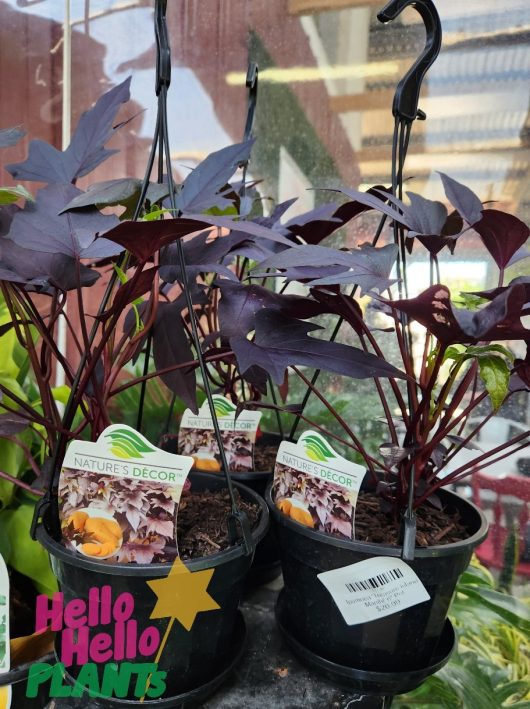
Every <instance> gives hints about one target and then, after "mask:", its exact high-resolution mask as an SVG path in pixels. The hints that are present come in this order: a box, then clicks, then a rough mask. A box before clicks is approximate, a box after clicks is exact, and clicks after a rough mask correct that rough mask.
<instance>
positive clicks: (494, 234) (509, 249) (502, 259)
mask: <svg viewBox="0 0 530 709" xmlns="http://www.w3.org/2000/svg"><path fill="white" fill-rule="evenodd" d="M473 228H474V229H475V231H476V232H478V234H480V238H481V239H482V243H483V244H484V246H485V247H486V248H487V250H488V251H489V253H490V254H491V256H492V257H493V259H494V260H495V263H496V264H497V266H498V267H499V268H502V269H504V268H506V266H508V264H509V263H510V261H511V260H512V258H513V257H514V255H515V254H516V253H517V251H518V250H519V249H520V248H521V247H522V246H524V245H525V243H526V241H527V240H528V237H529V236H530V229H529V228H528V227H527V225H526V224H525V223H524V222H522V221H521V220H520V219H517V217H514V216H513V215H512V214H506V213H505V212H501V211H499V210H497V209H485V210H484V211H483V212H482V219H481V220H480V221H479V223H478V224H475V225H474V227H473ZM523 258H524V257H523Z"/></svg>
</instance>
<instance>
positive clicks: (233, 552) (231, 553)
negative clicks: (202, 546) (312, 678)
mask: <svg viewBox="0 0 530 709" xmlns="http://www.w3.org/2000/svg"><path fill="white" fill-rule="evenodd" d="M203 475H208V474H204V473H203ZM209 477H210V478H212V479H213V478H215V479H217V480H219V478H218V476H215V475H209ZM235 486H236V488H238V489H239V490H240V491H241V492H242V493H244V495H245V496H246V497H247V499H248V498H251V500H252V501H253V502H255V503H256V504H258V505H259V507H260V509H261V516H260V520H259V523H258V526H257V527H256V528H255V529H254V530H253V531H252V539H253V541H254V546H255V545H256V544H258V542H260V541H261V540H262V539H263V537H264V536H265V534H266V533H267V529H268V527H269V510H268V508H267V505H266V503H265V501H264V500H263V498H262V497H261V496H260V495H258V494H257V493H256V492H254V490H251V489H250V488H248V487H247V486H246V485H242V484H241V483H238V482H236V483H235ZM36 536H37V541H39V542H40V544H42V546H43V547H44V548H45V549H46V550H47V551H48V552H49V553H50V554H51V555H52V556H54V557H56V558H58V559H60V560H61V561H63V562H65V563H66V564H70V565H71V566H77V567H78V568H81V569H86V570H87V571H95V572H97V573H99V574H107V575H109V576H136V577H149V578H156V577H159V576H167V573H168V569H169V568H170V567H171V565H172V562H166V563H161V564H116V563H106V562H103V561H96V560H94V559H89V558H87V557H84V556H82V555H81V554H77V553H76V552H75V551H72V550H70V549H67V548H66V547H64V546H63V545H62V544H61V543H60V542H57V541H56V540H55V539H53V538H52V537H51V536H50V535H49V534H48V532H47V530H46V529H45V526H44V524H40V525H39V526H38V527H37V533H36ZM243 555H244V550H243V546H242V544H238V545H237V546H233V547H229V548H228V549H224V550H223V551H220V552H218V553H217V554H210V555H209V556H203V557H201V558H199V559H190V560H188V561H184V562H183V563H184V564H185V565H186V567H187V568H188V569H189V570H190V571H202V570H204V569H212V568H214V567H216V566H221V565H223V564H226V563H227V562H229V561H233V560H234V559H237V558H239V557H241V556H243Z"/></svg>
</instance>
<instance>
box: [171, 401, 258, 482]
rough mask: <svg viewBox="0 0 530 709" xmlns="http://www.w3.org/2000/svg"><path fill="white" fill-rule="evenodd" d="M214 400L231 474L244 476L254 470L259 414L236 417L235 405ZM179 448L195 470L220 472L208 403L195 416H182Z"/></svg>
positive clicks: (249, 413)
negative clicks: (189, 459) (192, 462)
mask: <svg viewBox="0 0 530 709" xmlns="http://www.w3.org/2000/svg"><path fill="white" fill-rule="evenodd" d="M213 401H214V406H215V413H216V415H217V420H218V422H219V428H220V430H221V436H222V439H223V446H224V449H225V454H226V458H227V462H228V465H229V468H230V471H231V472H235V473H246V472H249V471H251V470H254V445H255V443H256V433H257V430H258V426H259V422H260V419H261V412H259V411H242V412H241V413H240V414H239V416H238V417H237V418H236V406H235V405H234V404H233V403H232V402H231V401H229V400H228V399H226V398H225V397H224V396H219V395H218V394H215V395H214V397H213ZM178 449H179V451H180V453H182V455H191V456H192V457H193V460H194V465H193V467H194V468H195V469H196V470H203V471H205V472H206V471H207V472H219V471H220V470H221V463H220V456H219V446H218V445H217V441H216V440H215V433H214V428H213V422H212V417H211V414H210V407H209V406H208V402H207V401H205V402H204V404H203V405H202V406H201V408H200V409H199V413H198V414H197V415H195V414H194V413H193V412H192V411H190V410H189V409H186V411H185V412H184V414H183V415H182V421H181V424H180V429H179V435H178Z"/></svg>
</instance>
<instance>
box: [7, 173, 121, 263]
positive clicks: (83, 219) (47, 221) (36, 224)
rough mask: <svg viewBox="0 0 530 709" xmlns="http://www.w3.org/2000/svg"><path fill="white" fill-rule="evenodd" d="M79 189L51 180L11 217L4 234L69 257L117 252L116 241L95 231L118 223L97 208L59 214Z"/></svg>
mask: <svg viewBox="0 0 530 709" xmlns="http://www.w3.org/2000/svg"><path fill="white" fill-rule="evenodd" d="M77 194H80V191H79V190H78V189H77V188H76V187H74V186H73V185H68V184H53V185H49V186H48V187H45V188H43V189H41V190H39V191H38V193H37V198H36V200H35V203H34V204H33V203H30V204H27V205H26V207H25V208H24V209H23V210H20V211H18V212H17V213H16V214H15V216H14V217H13V221H12V222H11V228H10V230H9V232H8V234H7V238H8V239H10V240H11V241H13V242H14V243H15V244H17V246H20V247H22V248H24V249H29V250H34V251H38V252H44V253H50V254H61V255H63V256H69V257H70V258H74V259H79V258H91V259H97V258H107V257H109V256H115V255H117V254H118V253H120V251H121V249H119V248H118V247H117V245H116V244H115V243H113V242H112V241H109V240H108V239H105V238H99V239H96V235H97V234H98V233H101V232H106V231H108V230H109V229H112V227H114V226H115V225H116V224H118V223H119V221H118V218H117V217H116V216H114V215H105V214H101V212H99V211H98V210H97V209H93V208H92V209H83V210H79V211H76V212H72V213H68V214H59V213H60V212H61V211H62V210H63V208H64V207H65V205H66V204H68V202H70V201H71V199H72V198H73V196H75V195H77Z"/></svg>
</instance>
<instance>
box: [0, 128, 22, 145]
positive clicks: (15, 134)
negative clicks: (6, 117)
mask: <svg viewBox="0 0 530 709" xmlns="http://www.w3.org/2000/svg"><path fill="white" fill-rule="evenodd" d="M25 135H26V132H25V131H23V130H22V129H21V128H2V130H0V148H11V147H12V146H13V145H16V144H17V143H18V142H19V141H20V140H22V138H23V137H24V136H25Z"/></svg>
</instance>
